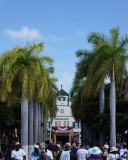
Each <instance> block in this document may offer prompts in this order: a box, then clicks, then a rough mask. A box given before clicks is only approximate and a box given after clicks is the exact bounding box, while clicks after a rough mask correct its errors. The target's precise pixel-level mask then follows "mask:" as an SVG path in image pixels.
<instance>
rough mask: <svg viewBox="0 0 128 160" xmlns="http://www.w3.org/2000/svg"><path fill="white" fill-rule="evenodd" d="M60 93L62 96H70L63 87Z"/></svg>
mask: <svg viewBox="0 0 128 160" xmlns="http://www.w3.org/2000/svg"><path fill="white" fill-rule="evenodd" d="M59 95H61V96H69V94H68V93H67V92H65V91H64V90H63V89H61V90H60V91H59Z"/></svg>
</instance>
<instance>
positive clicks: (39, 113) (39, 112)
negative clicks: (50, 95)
mask: <svg viewBox="0 0 128 160" xmlns="http://www.w3.org/2000/svg"><path fill="white" fill-rule="evenodd" d="M38 109H39V110H38V118H39V119H38V130H39V132H38V142H39V143H41V107H40V104H39V108H38Z"/></svg>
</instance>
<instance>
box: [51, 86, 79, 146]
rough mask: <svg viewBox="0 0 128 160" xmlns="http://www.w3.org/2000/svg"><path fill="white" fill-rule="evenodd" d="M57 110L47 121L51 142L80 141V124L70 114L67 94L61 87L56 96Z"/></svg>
mask: <svg viewBox="0 0 128 160" xmlns="http://www.w3.org/2000/svg"><path fill="white" fill-rule="evenodd" d="M56 103H57V107H58V112H57V115H56V117H55V119H53V121H52V122H50V121H49V122H48V133H49V134H48V135H49V139H50V141H51V142H52V143H59V142H61V143H62V145H63V144H65V143H66V142H71V143H73V142H76V141H77V142H79V143H80V142H81V125H80V122H77V121H75V119H74V117H73V116H72V112H71V107H70V105H69V94H68V93H67V92H65V91H64V90H63V89H62V85H61V90H60V91H59V95H58V98H57V102H56Z"/></svg>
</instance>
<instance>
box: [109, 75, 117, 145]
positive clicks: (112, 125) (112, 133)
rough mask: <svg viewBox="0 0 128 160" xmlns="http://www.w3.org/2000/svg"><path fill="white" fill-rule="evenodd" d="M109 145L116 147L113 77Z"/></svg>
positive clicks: (113, 80)
mask: <svg viewBox="0 0 128 160" xmlns="http://www.w3.org/2000/svg"><path fill="white" fill-rule="evenodd" d="M110 147H116V91H115V77H114V76H112V77H111V83H110Z"/></svg>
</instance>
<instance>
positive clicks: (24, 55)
mask: <svg viewBox="0 0 128 160" xmlns="http://www.w3.org/2000/svg"><path fill="white" fill-rule="evenodd" d="M42 48H43V43H39V44H34V43H33V45H29V46H28V45H27V46H25V47H23V48H21V47H15V48H13V49H12V50H10V51H9V52H6V53H4V55H3V57H2V61H1V66H2V67H3V66H4V69H5V75H4V76H3V85H4V86H6V89H5V88H4V86H3V87H2V88H4V93H5V94H3V95H2V98H4V99H7V96H6V95H7V94H8V93H12V92H13V88H12V87H13V84H14V80H15V79H16V78H17V79H18V80H19V83H20V85H19V86H20V87H21V90H20V91H21V143H22V147H23V148H24V150H25V151H26V154H28V101H31V100H33V99H34V95H35V92H38V91H37V90H36V87H35V86H36V85H35V83H36V82H37V77H38V76H39V75H40V73H42V74H43V72H42V70H45V62H46V64H47V61H46V59H48V60H49V63H52V61H53V60H52V59H51V58H49V57H43V58H42V57H39V56H38V53H39V52H41V51H42ZM25 111H26V112H25Z"/></svg>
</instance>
